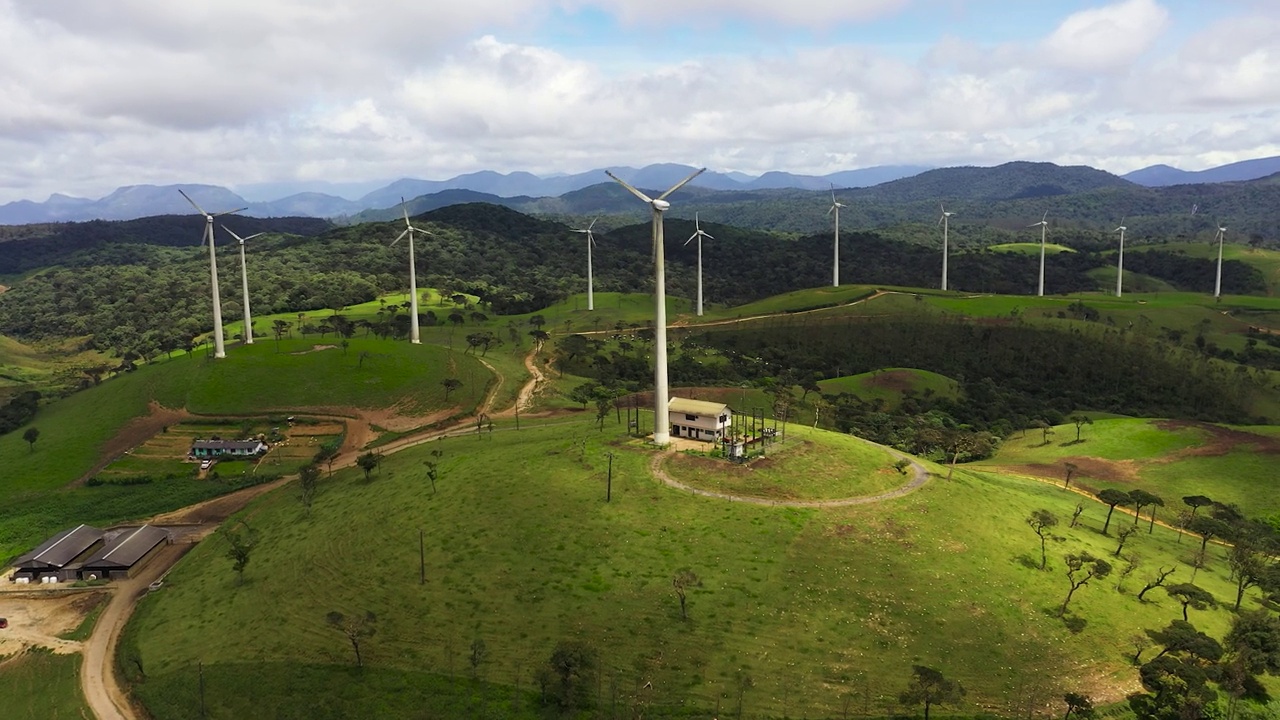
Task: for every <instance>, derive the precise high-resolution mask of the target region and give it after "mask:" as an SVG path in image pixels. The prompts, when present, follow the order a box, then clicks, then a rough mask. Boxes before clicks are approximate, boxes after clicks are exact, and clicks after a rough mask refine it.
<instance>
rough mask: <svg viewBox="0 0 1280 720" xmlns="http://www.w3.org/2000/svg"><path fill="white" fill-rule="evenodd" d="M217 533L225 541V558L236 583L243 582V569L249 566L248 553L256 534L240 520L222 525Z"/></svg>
mask: <svg viewBox="0 0 1280 720" xmlns="http://www.w3.org/2000/svg"><path fill="white" fill-rule="evenodd" d="M218 534H220V535H222V538H223V539H224V540H226V541H227V546H228V547H227V558H228V559H230V560H231V569H232V570H233V571H235V574H236V584H238V585H243V584H244V569H245V568H246V567H248V566H249V555H250V553H252V552H253V547H254V545H256V544H257V536H256V535H255V534H254V533H253V531H252V530H250V528H249V526H248V524H246V523H245V521H243V520H241V521H239V522H238V523H237V524H236V525H224V526H223V527H222V528H220V529H219V530H218Z"/></svg>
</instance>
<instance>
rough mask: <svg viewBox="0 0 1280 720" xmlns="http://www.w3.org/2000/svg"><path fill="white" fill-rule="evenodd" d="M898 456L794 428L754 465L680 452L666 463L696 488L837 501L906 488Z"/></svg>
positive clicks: (671, 472) (670, 470)
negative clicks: (898, 469) (784, 439)
mask: <svg viewBox="0 0 1280 720" xmlns="http://www.w3.org/2000/svg"><path fill="white" fill-rule="evenodd" d="M895 460H896V458H895V457H894V456H892V455H890V454H889V453H888V452H887V451H886V450H884V449H883V448H880V447H877V446H874V445H870V444H868V443H865V442H863V441H861V440H858V439H857V438H855V437H851V436H848V435H840V434H837V433H830V432H825V431H822V430H814V429H811V428H806V427H804V426H803V425H789V426H788V427H787V430H786V442H785V443H784V444H782V445H781V446H775V447H773V448H770V449H769V451H768V455H767V457H764V458H759V459H757V460H754V461H752V462H751V463H750V464H748V465H731V464H727V463H725V462H724V461H723V460H718V459H712V458H706V457H700V456H697V455H689V454H684V453H681V454H678V455H675V456H673V457H672V458H671V459H670V460H669V461H668V462H667V465H666V469H667V473H668V474H669V475H671V477H672V478H674V479H676V480H678V481H680V482H682V483H684V484H686V485H689V486H691V487H696V488H701V489H704V490H713V491H715V492H719V493H727V494H730V495H743V496H746V497H756V498H764V499H769V500H832V499H836V498H847V497H855V496H859V495H874V494H876V493H880V492H884V491H886V490H891V489H893V488H895V487H897V486H899V485H905V484H906V483H907V482H908V480H909V478H908V477H907V476H906V475H904V474H903V473H900V472H898V471H897V470H895V469H894V468H893V463H894V462H895Z"/></svg>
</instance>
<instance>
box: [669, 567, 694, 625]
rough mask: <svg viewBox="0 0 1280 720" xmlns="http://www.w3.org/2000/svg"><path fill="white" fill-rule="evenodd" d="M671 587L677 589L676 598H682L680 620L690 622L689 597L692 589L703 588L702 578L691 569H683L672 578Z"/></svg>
mask: <svg viewBox="0 0 1280 720" xmlns="http://www.w3.org/2000/svg"><path fill="white" fill-rule="evenodd" d="M671 587H673V588H675V590H676V597H678V598H680V618H681V619H682V620H688V619H689V613H688V612H687V602H686V601H687V599H688V598H687V595H688V593H689V589H690V588H694V587H702V580H701V578H699V577H698V575H697V574H696V573H694V572H693V571H692V570H690V569H689V568H683V569H681V570H680V571H679V572H677V573H676V574H675V577H673V578H671Z"/></svg>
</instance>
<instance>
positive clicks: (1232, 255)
mask: <svg viewBox="0 0 1280 720" xmlns="http://www.w3.org/2000/svg"><path fill="white" fill-rule="evenodd" d="M1131 249H1132V250H1133V251H1135V252H1149V251H1152V250H1163V251H1167V252H1177V253H1185V254H1186V255H1188V256H1189V257H1195V258H1205V259H1209V260H1217V259H1218V246H1217V244H1216V243H1198V242H1181V243H1162V244H1160V245H1138V246H1135V247H1133V248H1131ZM1222 259H1223V260H1239V261H1240V262H1243V263H1246V264H1248V265H1251V266H1253V267H1255V268H1257V269H1258V270H1259V271H1260V272H1261V273H1262V274H1263V275H1264V276H1265V277H1266V280H1267V286H1268V288H1269V292H1268V295H1272V296H1274V295H1276V294H1277V293H1280V251H1276V250H1267V249H1264V248H1254V247H1249V246H1246V245H1238V244H1235V243H1226V244H1224V245H1223V247H1222Z"/></svg>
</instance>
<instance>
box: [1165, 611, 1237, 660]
mask: <svg viewBox="0 0 1280 720" xmlns="http://www.w3.org/2000/svg"><path fill="white" fill-rule="evenodd" d="M1147 636H1148V637H1150V638H1151V639H1152V640H1153V641H1155V643H1156V644H1157V645H1160V646H1161V650H1160V654H1159V655H1156V657H1161V656H1164V655H1167V654H1170V653H1173V654H1175V655H1177V654H1185V655H1193V656H1195V657H1198V658H1203V659H1205V660H1208V661H1210V662H1216V661H1217V660H1218V659H1219V658H1221V657H1222V645H1220V644H1219V643H1218V641H1217V640H1214V639H1213V638H1211V637H1209V636H1208V635H1205V634H1204V633H1202V632H1200V631H1199V630H1196V627H1195V625H1192V624H1191V623H1189V622H1187V621H1186V620H1173V621H1171V622H1170V623H1169V624H1168V625H1167V626H1165V627H1164V628H1162V629H1160V630H1148V631H1147Z"/></svg>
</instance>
